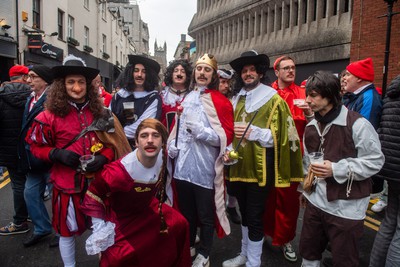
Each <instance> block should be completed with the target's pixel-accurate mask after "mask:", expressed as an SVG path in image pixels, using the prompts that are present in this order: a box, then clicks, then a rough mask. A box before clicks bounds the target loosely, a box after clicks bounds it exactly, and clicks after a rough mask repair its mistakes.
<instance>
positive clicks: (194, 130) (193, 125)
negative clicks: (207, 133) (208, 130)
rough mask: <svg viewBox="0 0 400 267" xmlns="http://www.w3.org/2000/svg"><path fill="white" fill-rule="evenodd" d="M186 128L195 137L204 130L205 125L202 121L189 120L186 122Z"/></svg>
mask: <svg viewBox="0 0 400 267" xmlns="http://www.w3.org/2000/svg"><path fill="white" fill-rule="evenodd" d="M186 129H187V131H188V132H189V133H191V134H192V135H193V136H194V137H195V138H198V136H199V135H200V134H201V133H203V132H204V125H203V123H201V122H193V121H187V122H186Z"/></svg>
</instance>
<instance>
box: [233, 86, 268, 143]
mask: <svg viewBox="0 0 400 267" xmlns="http://www.w3.org/2000/svg"><path fill="white" fill-rule="evenodd" d="M275 94H276V91H275V89H273V88H272V87H269V86H267V85H265V84H262V83H260V84H259V85H258V86H257V87H256V88H254V89H252V90H250V91H246V90H245V89H244V88H242V89H241V90H240V92H239V93H238V94H237V95H235V96H234V97H233V98H232V105H233V108H234V109H236V105H237V103H238V101H239V99H240V97H241V96H246V102H245V106H244V108H245V111H246V112H247V113H252V112H254V111H256V110H258V109H259V108H261V107H262V106H263V105H265V103H267V102H268V101H269V100H270V99H271V98H272V97H273V96H274V95H275ZM250 128H251V133H250V135H249V139H248V140H249V141H258V142H259V143H260V145H261V146H262V147H267V148H271V147H274V139H273V137H272V134H271V130H270V129H264V128H260V127H257V126H254V125H250ZM227 149H228V150H232V145H229V147H228V148H227Z"/></svg>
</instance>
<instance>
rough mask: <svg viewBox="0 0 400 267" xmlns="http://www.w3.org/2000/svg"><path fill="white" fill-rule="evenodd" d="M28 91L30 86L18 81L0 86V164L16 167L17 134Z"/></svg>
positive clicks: (29, 91)
mask: <svg viewBox="0 0 400 267" xmlns="http://www.w3.org/2000/svg"><path fill="white" fill-rule="evenodd" d="M30 93H31V88H30V86H29V85H27V84H24V83H19V82H7V83H5V84H3V87H1V88H0V125H1V128H0V166H5V167H8V168H13V169H15V168H16V167H17V161H18V155H17V144H18V135H19V133H20V131H21V125H22V115H23V112H24V107H25V103H26V98H27V97H28V96H29V94H30Z"/></svg>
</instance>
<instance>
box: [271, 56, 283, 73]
mask: <svg viewBox="0 0 400 267" xmlns="http://www.w3.org/2000/svg"><path fill="white" fill-rule="evenodd" d="M285 57H286V56H281V57H278V58H277V59H276V60H275V62H274V70H276V69H277V68H278V65H279V63H281V61H282V59H284V58H285Z"/></svg>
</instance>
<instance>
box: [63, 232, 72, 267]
mask: <svg viewBox="0 0 400 267" xmlns="http://www.w3.org/2000/svg"><path fill="white" fill-rule="evenodd" d="M59 249H60V254H61V258H62V260H63V263H64V267H75V237H73V236H71V237H64V236H60V241H59Z"/></svg>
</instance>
